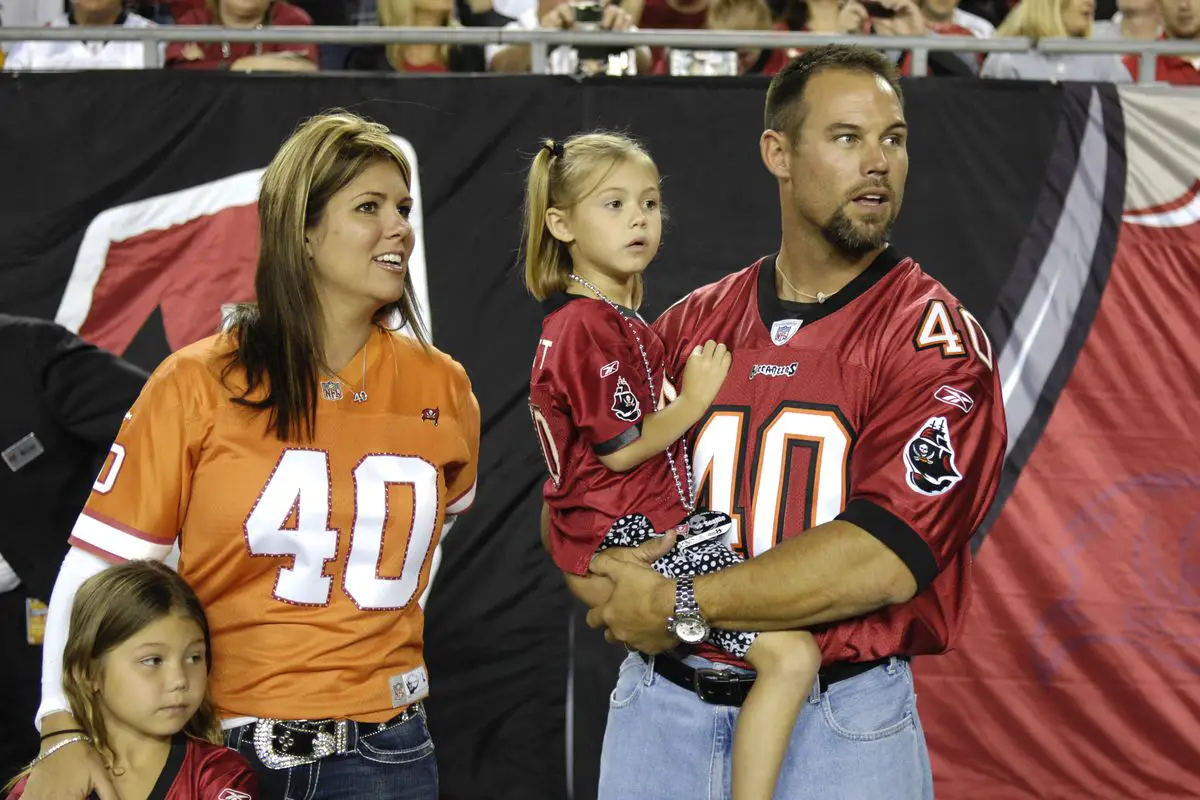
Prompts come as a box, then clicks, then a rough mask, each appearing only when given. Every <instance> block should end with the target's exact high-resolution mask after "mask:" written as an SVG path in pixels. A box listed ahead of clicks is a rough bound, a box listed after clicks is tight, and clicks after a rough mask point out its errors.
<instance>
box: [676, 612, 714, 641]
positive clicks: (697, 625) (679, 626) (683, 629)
mask: <svg viewBox="0 0 1200 800" xmlns="http://www.w3.org/2000/svg"><path fill="white" fill-rule="evenodd" d="M675 635H676V636H677V637H679V641H681V642H683V643H684V644H698V643H700V642H702V641H703V640H704V637H705V636H708V624H707V623H705V622H704V620H702V619H700V618H698V617H690V616H680V617H677V618H676V620H675Z"/></svg>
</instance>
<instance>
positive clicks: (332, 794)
mask: <svg viewBox="0 0 1200 800" xmlns="http://www.w3.org/2000/svg"><path fill="white" fill-rule="evenodd" d="M379 727H380V726H379V725H375V724H371V723H365V722H364V723H357V724H354V725H351V731H352V732H351V744H352V746H353V748H354V749H353V750H352V751H351V752H349V753H346V754H344V755H340V756H328V757H326V758H322V759H319V760H317V761H315V762H313V763H312V764H306V765H304V766H299V767H290V768H288V769H271V768H270V767H267V766H265V765H263V763H262V762H261V761H260V760H259V758H258V754H257V753H256V752H255V750H254V726H253V725H243V726H241V727H239V728H232V729H230V730H228V731H226V732H225V742H226V744H228V745H229V746H230V747H232V748H233V749H234V750H237V751H238V752H239V753H241V754H242V755H244V756H245V757H246V758H247V759H248V760H249V761H250V766H252V767H253V768H254V774H255V775H256V776H257V777H258V782H259V788H260V789H261V794H262V797H263V798H264V800H352V799H354V800H357V798H366V797H387V798H391V800H437V796H438V774H437V760H436V759H435V758H434V755H433V741H432V740H431V739H430V738H429V728H428V727H427V726H426V724H425V712H424V710H422V711H420V712H418V713H416V714H414V715H413V716H411V717H409V718H408V719H406V720H405V721H403V722H400V723H397V724H396V725H393V726H391V727H389V728H386V729H385V730H379Z"/></svg>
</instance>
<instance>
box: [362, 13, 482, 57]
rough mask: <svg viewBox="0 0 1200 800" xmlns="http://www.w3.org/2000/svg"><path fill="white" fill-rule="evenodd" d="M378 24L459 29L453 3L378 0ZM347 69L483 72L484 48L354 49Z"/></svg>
mask: <svg viewBox="0 0 1200 800" xmlns="http://www.w3.org/2000/svg"><path fill="white" fill-rule="evenodd" d="M378 11H379V24H380V25H383V26H386V27H392V28H458V27H461V26H460V24H459V22H458V20H457V19H456V18H455V16H454V0H379V7H378ZM346 67H347V68H348V69H352V70H380V71H385V72H386V71H392V70H394V71H396V72H425V73H429V72H483V71H484V66H483V48H481V47H463V46H453V47H452V46H450V45H444V44H391V45H387V46H386V47H359V48H354V50H353V51H352V52H351V55H350V58H349V60H348V61H347V63H346Z"/></svg>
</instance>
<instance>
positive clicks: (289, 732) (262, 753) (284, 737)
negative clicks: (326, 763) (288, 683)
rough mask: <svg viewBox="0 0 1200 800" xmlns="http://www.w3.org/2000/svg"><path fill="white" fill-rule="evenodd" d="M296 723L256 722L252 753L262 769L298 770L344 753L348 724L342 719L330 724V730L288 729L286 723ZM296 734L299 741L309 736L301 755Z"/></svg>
mask: <svg viewBox="0 0 1200 800" xmlns="http://www.w3.org/2000/svg"><path fill="white" fill-rule="evenodd" d="M298 721H300V720H282V719H260V720H259V721H258V723H257V724H256V725H255V726H254V751H255V753H256V754H257V755H258V759H259V761H261V762H262V763H263V766H265V767H268V768H270V769H289V768H291V767H302V766H306V765H308V764H312V763H314V762H316V761H319V760H320V759H322V758H325V757H327V756H332V755H340V754H342V753H345V752H346V751H347V744H348V742H349V739H350V737H349V728H350V723H349V722H347V721H346V720H336V721H333V722H332V727H333V729H332V730H313V731H305V730H296V729H294V728H289V727H288V723H289V722H291V723H293V724H295V722H298ZM296 734H299V735H300V737H302V738H310V737H311V742H310V744H309V747H308V748H307V750H308V752H303V746H302V744H301V742H298V741H297V736H296Z"/></svg>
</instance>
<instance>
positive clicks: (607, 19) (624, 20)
mask: <svg viewBox="0 0 1200 800" xmlns="http://www.w3.org/2000/svg"><path fill="white" fill-rule="evenodd" d="M632 27H633V17H631V16H630V15H629V12H628V11H626V10H625V9H623V8H621V7H620V6H605V7H604V12H603V15H602V16H601V17H600V30H602V31H616V32H617V33H621V32H622V31H627V30H629V29H630V28H632Z"/></svg>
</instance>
